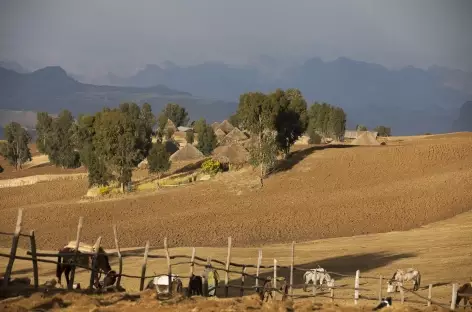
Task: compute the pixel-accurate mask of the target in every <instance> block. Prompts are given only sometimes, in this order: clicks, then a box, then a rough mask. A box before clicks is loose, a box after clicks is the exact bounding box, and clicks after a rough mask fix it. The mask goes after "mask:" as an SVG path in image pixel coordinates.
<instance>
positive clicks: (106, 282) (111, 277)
mask: <svg viewBox="0 0 472 312" xmlns="http://www.w3.org/2000/svg"><path fill="white" fill-rule="evenodd" d="M117 277H118V275H117V274H116V272H115V271H113V270H111V271H110V272H108V273H107V274H106V275H105V278H104V279H103V282H101V283H100V288H106V287H108V286H112V285H115V283H116V278H117Z"/></svg>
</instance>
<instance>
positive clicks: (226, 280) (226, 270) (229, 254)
mask: <svg viewBox="0 0 472 312" xmlns="http://www.w3.org/2000/svg"><path fill="white" fill-rule="evenodd" d="M230 262H231V236H230V237H228V254H227V256H226V266H225V297H228V289H229V286H228V285H229V272H228V271H229V264H230Z"/></svg>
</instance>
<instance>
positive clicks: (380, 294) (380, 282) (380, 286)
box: [379, 275, 382, 302]
mask: <svg viewBox="0 0 472 312" xmlns="http://www.w3.org/2000/svg"><path fill="white" fill-rule="evenodd" d="M380 301H382V275H380V277H379V302H380Z"/></svg>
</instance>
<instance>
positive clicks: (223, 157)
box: [213, 143, 249, 165]
mask: <svg viewBox="0 0 472 312" xmlns="http://www.w3.org/2000/svg"><path fill="white" fill-rule="evenodd" d="M213 159H216V160H218V161H219V162H220V163H223V164H231V165H242V164H244V163H246V162H247V161H248V159H249V152H248V151H247V150H246V149H245V148H244V147H243V146H242V145H240V144H237V143H235V144H231V145H225V146H219V147H217V148H216V149H215V150H214V151H213Z"/></svg>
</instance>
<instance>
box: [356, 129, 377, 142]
mask: <svg viewBox="0 0 472 312" xmlns="http://www.w3.org/2000/svg"><path fill="white" fill-rule="evenodd" d="M351 145H380V143H379V142H378V141H377V140H376V139H375V137H374V135H373V134H372V133H371V132H369V131H365V132H364V133H362V134H361V135H359V136H358V137H357V139H355V140H354V141H352V142H351Z"/></svg>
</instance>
